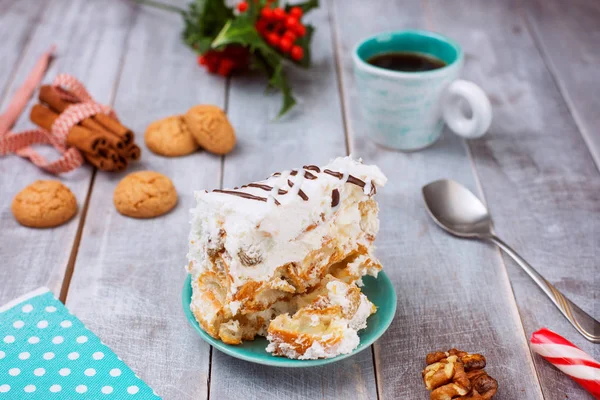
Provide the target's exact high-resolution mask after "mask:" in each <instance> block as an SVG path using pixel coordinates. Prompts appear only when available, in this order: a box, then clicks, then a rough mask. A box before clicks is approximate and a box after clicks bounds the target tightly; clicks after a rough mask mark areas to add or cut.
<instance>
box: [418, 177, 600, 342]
mask: <svg viewBox="0 0 600 400" xmlns="http://www.w3.org/2000/svg"><path fill="white" fill-rule="evenodd" d="M423 198H424V200H425V204H426V205H427V211H428V212H429V215H431V218H433V220H434V221H435V222H436V223H437V224H438V225H439V226H440V227H441V228H442V229H444V230H445V231H447V232H450V233H451V234H453V235H456V236H459V237H462V238H469V239H486V240H489V241H491V242H494V243H495V244H496V245H498V247H500V248H501V249H502V250H504V251H505V252H506V254H508V255H509V256H511V257H512V259H513V260H515V262H516V263H517V264H518V265H519V266H520V267H521V268H523V270H524V271H525V272H527V275H529V276H530V277H531V279H533V280H534V282H535V283H537V285H538V286H539V287H540V288H541V289H542V290H543V291H544V293H546V295H547V296H548V297H550V299H551V300H552V302H553V303H554V305H555V306H556V307H558V309H559V310H560V311H561V312H562V313H563V315H564V316H565V317H566V318H567V319H568V320H569V322H570V323H571V324H572V325H573V326H574V327H575V329H577V331H579V333H581V334H582V335H583V337H585V338H586V339H587V340H589V341H590V342H593V343H600V322H598V321H596V320H595V319H594V318H592V317H591V316H590V315H589V314H587V313H586V312H585V311H583V310H582V309H581V308H579V307H578V306H577V305H576V304H575V303H573V302H572V301H571V300H569V299H567V298H566V297H565V296H564V295H563V294H562V293H561V292H559V291H558V289H556V288H555V287H554V286H552V284H550V282H548V281H547V280H546V279H544V277H543V276H542V275H540V274H539V273H538V272H537V271H536V270H535V269H533V267H532V266H531V265H529V263H527V261H525V260H524V259H523V258H522V257H521V256H519V255H518V254H517V253H516V252H515V251H514V250H513V249H511V248H510V247H509V246H508V245H507V244H506V243H504V242H503V241H502V240H500V239H499V238H498V237H496V236H495V235H494V234H493V233H492V219H491V217H490V215H489V213H488V210H487V209H486V208H485V205H483V203H482V202H481V201H480V200H479V199H478V198H477V197H476V196H475V195H474V194H473V193H471V191H469V189H467V188H466V187H464V186H462V185H461V184H459V183H457V182H454V181H451V180H447V179H442V180H439V181H435V182H432V183H430V184H428V185H426V186H423Z"/></svg>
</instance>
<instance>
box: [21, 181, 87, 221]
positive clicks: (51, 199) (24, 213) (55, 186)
mask: <svg viewBox="0 0 600 400" xmlns="http://www.w3.org/2000/svg"><path fill="white" fill-rule="evenodd" d="M11 210H12V213H13V215H14V216H15V219H16V220H17V222H19V223H20V224H21V225H24V226H28V227H30V228H52V227H55V226H59V225H62V224H64V223H65V222H67V221H68V220H70V219H71V218H73V216H74V215H75V214H76V213H77V200H76V199H75V195H74V194H73V192H71V191H70V190H69V188H68V187H66V186H65V185H63V184H62V183H61V182H59V181H35V182H33V183H32V184H31V185H29V186H27V187H26V188H25V189H23V190H21V191H20V192H19V193H18V194H17V195H16V196H15V198H14V199H13V202H12V205H11Z"/></svg>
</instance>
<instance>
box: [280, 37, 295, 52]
mask: <svg viewBox="0 0 600 400" xmlns="http://www.w3.org/2000/svg"><path fill="white" fill-rule="evenodd" d="M291 48H292V41H291V40H290V39H289V38H287V37H285V36H284V37H282V38H281V41H280V42H279V50H281V51H282V52H284V53H288V52H289V51H290V49H291Z"/></svg>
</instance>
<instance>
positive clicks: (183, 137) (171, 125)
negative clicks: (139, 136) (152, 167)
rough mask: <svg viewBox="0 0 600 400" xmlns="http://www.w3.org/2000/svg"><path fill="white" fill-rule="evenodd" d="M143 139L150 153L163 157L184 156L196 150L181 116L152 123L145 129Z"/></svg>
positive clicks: (192, 138)
mask: <svg viewBox="0 0 600 400" xmlns="http://www.w3.org/2000/svg"><path fill="white" fill-rule="evenodd" d="M144 139H145V140H146V146H148V148H149V149H150V151H152V152H153V153H155V154H158V155H161V156H165V157H180V156H185V155H188V154H190V153H193V152H194V151H196V150H197V149H198V143H196V140H195V139H194V136H192V134H191V132H190V130H189V129H188V127H187V125H186V124H185V121H184V120H183V116H182V115H173V116H171V117H167V118H163V119H161V120H158V121H154V122H153V123H151V124H150V125H148V128H146V134H145V136H144Z"/></svg>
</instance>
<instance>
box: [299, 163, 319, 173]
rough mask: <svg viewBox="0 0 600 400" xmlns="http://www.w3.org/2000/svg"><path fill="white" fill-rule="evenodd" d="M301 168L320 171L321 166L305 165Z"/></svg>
mask: <svg viewBox="0 0 600 400" xmlns="http://www.w3.org/2000/svg"><path fill="white" fill-rule="evenodd" d="M302 168H304V169H307V170H309V171H315V172H316V173H319V172H321V168H319V167H317V166H316V165H305V166H304V167H302Z"/></svg>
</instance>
